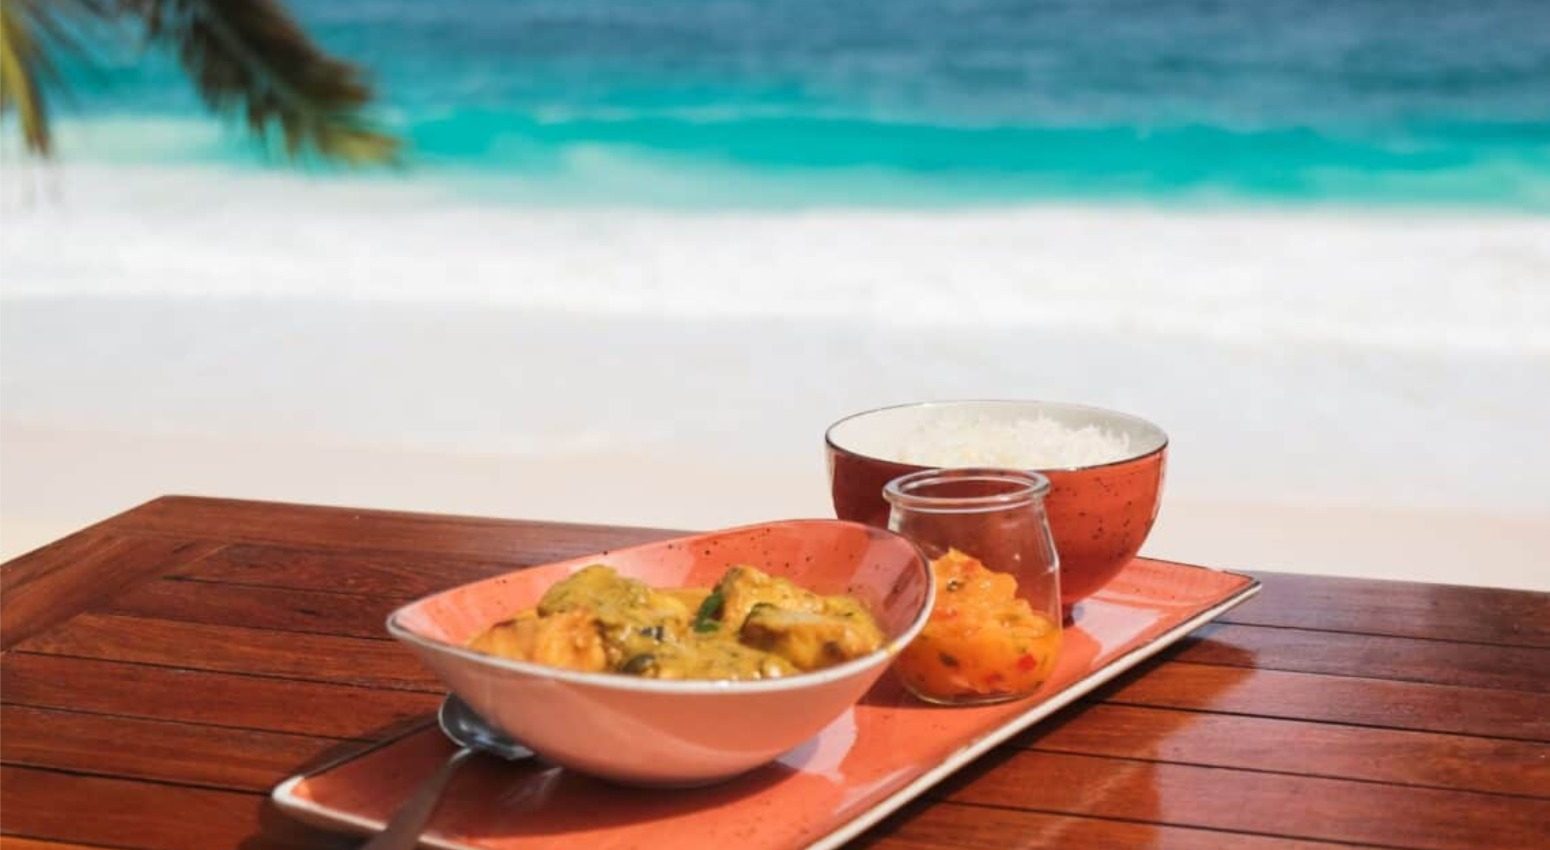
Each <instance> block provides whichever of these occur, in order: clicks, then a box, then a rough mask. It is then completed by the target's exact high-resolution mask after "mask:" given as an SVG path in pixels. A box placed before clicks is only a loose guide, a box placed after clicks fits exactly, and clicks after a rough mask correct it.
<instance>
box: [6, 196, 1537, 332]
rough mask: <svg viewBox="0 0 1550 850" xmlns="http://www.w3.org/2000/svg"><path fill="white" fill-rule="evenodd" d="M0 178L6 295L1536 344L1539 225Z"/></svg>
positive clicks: (1277, 213) (1508, 218)
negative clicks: (668, 204)
mask: <svg viewBox="0 0 1550 850" xmlns="http://www.w3.org/2000/svg"><path fill="white" fill-rule="evenodd" d="M0 180H3V182H4V184H5V190H4V196H5V202H6V207H7V208H6V219H7V221H6V228H5V231H6V233H5V235H4V237H3V239H0V251H3V254H0V256H3V258H4V261H5V265H6V267H7V273H6V275H5V284H4V293H5V294H6V295H7V296H11V297H20V296H30V295H59V294H65V293H75V294H96V295H114V294H120V295H128V294H136V293H159V294H178V295H191V296H201V297H203V296H214V295H225V296H246V295H259V296H300V297H323V298H338V297H342V298H360V299H372V300H388V301H411V302H466V303H481V304H487V303H500V304H506V305H510V306H515V307H533V308H544V309H555V310H581V311H591V312H601V313H609V314H621V315H634V314H666V315H673V316H679V317H701V316H703V317H717V316H719V317H729V316H770V315H783V316H790V317H793V318H809V319H819V318H822V319H836V320H844V319H856V318H860V319H865V320H866V321H868V322H874V323H884V324H888V325H892V326H901V327H920V328H931V327H941V326H944V325H952V326H957V327H984V326H989V327H1024V328H1040V327H1043V328H1063V329H1070V328H1084V329H1089V330H1093V331H1096V332H1103V333H1126V332H1131V331H1140V332H1146V333H1159V334H1174V335H1179V336H1183V337H1188V338H1199V339H1210V340H1215V341H1219V342H1230V343H1242V344H1249V345H1269V344H1272V343H1275V342H1276V341H1285V342H1288V343H1304V344H1324V343H1327V344H1337V345H1353V346H1358V347H1361V348H1379V349H1398V350H1412V351H1423V352H1425V351H1480V352H1491V351H1494V352H1502V353H1508V354H1524V353H1530V352H1532V353H1535V354H1539V355H1543V354H1547V353H1550V287H1547V286H1545V284H1544V282H1545V281H1546V280H1547V279H1550V218H1547V217H1535V216H1520V215H1464V214H1459V213H1402V212H1393V213H1354V212H1329V211H1321V212H1308V211H1284V210H1240V209H1223V210H1215V211H1192V212H1186V211H1178V210H1157V209H1143V208H1113V207H1082V206H1062V207H1022V208H1012V209H991V210H965V211H939V212H931V211H864V210H828V211H824V210H809V211H805V212H762V213H756V212H736V213H729V212H717V211H704V212H697V213H688V212H678V213H672V212H660V211H649V210H638V209H635V210H628V209H623V210H621V209H596V208H591V209H575V208H571V209H565V208H545V207H532V206H503V205H499V204H477V203H473V202H469V201H467V200H464V199H461V198H459V197H458V196H456V195H455V194H452V193H450V192H449V191H448V190H447V189H446V188H445V187H443V186H441V185H440V184H436V183H432V182H417V181H412V180H406V181H403V182H395V181H391V180H382V179H376V180H365V179H345V180H340V179H326V178H318V177H307V176H294V175H275V174H266V173H219V172H214V171H207V170H200V169H190V168H182V169H172V168H142V169H129V168H103V167H86V166H80V167H75V168H69V169H62V170H58V171H55V170H50V169H42V170H27V169H21V168H17V167H14V166H11V167H7V168H5V169H3V171H0Z"/></svg>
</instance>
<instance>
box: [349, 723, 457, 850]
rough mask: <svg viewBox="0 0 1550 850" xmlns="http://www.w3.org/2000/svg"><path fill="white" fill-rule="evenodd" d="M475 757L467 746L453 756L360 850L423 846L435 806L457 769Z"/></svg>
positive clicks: (412, 849)
mask: <svg viewBox="0 0 1550 850" xmlns="http://www.w3.org/2000/svg"><path fill="white" fill-rule="evenodd" d="M473 754H474V751H473V750H471V749H469V748H467V747H464V748H463V749H461V750H458V751H457V752H455V753H453V754H452V756H451V757H450V758H448V759H447V762H446V764H443V765H442V766H441V769H440V770H437V771H436V773H435V774H434V775H433V776H431V778H429V779H427V780H425V781H424V782H423V783H421V784H420V787H419V788H416V789H415V792H414V794H413V795H411V796H410V797H409V799H408V800H405V801H404V804H403V805H401V806H399V807H398V811H396V812H394V813H393V818H392V820H389V821H388V822H387V826H385V827H383V828H382V831H381V832H379V833H377V834H376V835H375V836H374V837H373V838H372V839H371V840H370V841H368V842H366V843H365V844H363V845H361V850H414V848H415V847H416V846H417V845H418V844H419V843H420V833H422V832H424V831H425V822H426V821H428V820H430V819H431V815H433V814H435V813H436V804H437V803H440V802H441V792H442V791H444V790H446V787H447V783H448V782H449V781H451V779H452V775H453V774H454V773H457V769H458V767H460V766H461V765H462V764H463V762H465V761H467V760H468V757H469V756H471V755H473Z"/></svg>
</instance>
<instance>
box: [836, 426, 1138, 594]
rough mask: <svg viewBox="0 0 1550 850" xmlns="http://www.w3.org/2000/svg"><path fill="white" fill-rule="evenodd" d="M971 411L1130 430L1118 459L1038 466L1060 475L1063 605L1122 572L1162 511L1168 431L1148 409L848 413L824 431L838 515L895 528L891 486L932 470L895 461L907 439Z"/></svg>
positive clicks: (1055, 503) (1054, 527) (1054, 485)
mask: <svg viewBox="0 0 1550 850" xmlns="http://www.w3.org/2000/svg"><path fill="white" fill-rule="evenodd" d="M964 415H974V416H982V417H985V418H987V419H991V420H993V421H995V420H999V421H1007V422H1011V421H1016V420H1020V419H1030V418H1034V417H1038V416H1045V417H1048V418H1051V419H1054V420H1055V421H1057V422H1059V423H1061V424H1063V425H1065V426H1067V427H1082V426H1085V425H1096V426H1099V427H1101V428H1104V429H1107V430H1109V431H1112V432H1118V433H1123V434H1125V435H1127V436H1129V437H1130V448H1131V451H1130V453H1129V454H1128V455H1126V456H1125V457H1122V458H1118V459H1115V460H1114V461H1112V462H1109V463H1104V464H1097V465H1092V466H1077V467H1068V468H1039V469H1036V470H1033V471H1036V472H1040V473H1043V474H1044V475H1045V476H1047V477H1048V478H1049V480H1050V493H1049V496H1048V497H1047V498H1046V499H1045V510H1046V511H1047V512H1048V514H1049V524H1050V532H1051V533H1052V534H1053V535H1054V537H1055V548H1056V550H1057V551H1058V552H1059V553H1060V598H1061V603H1062V604H1063V605H1064V606H1065V607H1066V608H1067V609H1068V610H1069V609H1070V608H1071V607H1072V606H1073V605H1075V604H1076V603H1077V602H1078V601H1080V600H1081V599H1083V598H1085V597H1088V596H1091V595H1092V594H1093V593H1095V592H1097V590H1098V588H1100V587H1103V586H1104V585H1105V584H1107V583H1108V581H1109V580H1110V579H1112V578H1114V576H1116V575H1118V574H1119V571H1120V570H1122V569H1124V567H1125V564H1127V563H1129V562H1130V559H1132V558H1134V557H1135V556H1136V553H1137V552H1138V551H1140V549H1141V544H1142V543H1143V542H1144V541H1145V540H1146V535H1147V534H1148V533H1150V532H1151V530H1152V523H1153V522H1154V521H1155V520H1156V519H1157V508H1158V504H1159V497H1160V495H1161V492H1162V481H1163V467H1164V461H1165V460H1166V457H1167V454H1168V435H1167V434H1165V433H1163V430H1162V429H1161V428H1159V427H1157V426H1156V425H1153V424H1152V423H1150V422H1148V421H1146V420H1144V419H1141V418H1139V417H1135V416H1131V415H1129V414H1126V413H1118V412H1115V411H1112V410H1104V409H1102V408H1098V407H1087V406H1084V405H1079V404H1064V403H1061V402H1049V401H938V402H922V403H918V404H907V405H901V406H899V407H885V408H881V409H879V410H869V411H867V412H865V413H858V414H855V415H854V416H849V417H846V418H844V419H841V420H840V421H838V422H836V423H834V424H833V425H831V426H830V427H829V430H828V431H827V432H826V433H825V435H824V442H825V446H826V451H827V454H828V460H829V485H830V491H831V494H832V495H833V498H834V512H835V515H836V516H838V517H839V518H840V519H844V520H852V521H855V522H864V523H866V524H868V525H874V526H877V527H879V528H885V527H887V525H888V504H887V503H886V502H885V501H883V485H884V484H887V483H888V482H889V481H891V480H893V479H894V478H897V477H898V476H900V475H904V474H906V473H910V472H918V471H920V470H922V469H927V468H928V467H925V466H920V465H916V464H911V463H903V462H901V461H898V460H896V459H894V458H897V457H898V456H899V452H900V448H901V446H902V445H903V443H904V442H905V441H906V440H907V439H908V438H909V435H910V434H911V433H913V432H914V430H915V429H917V428H919V427H921V426H922V424H924V423H927V422H929V421H930V420H931V419H933V418H935V417H942V416H952V417H957V416H964ZM976 465H983V464H976Z"/></svg>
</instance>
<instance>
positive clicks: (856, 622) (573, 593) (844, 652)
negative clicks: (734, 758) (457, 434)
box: [468, 564, 883, 679]
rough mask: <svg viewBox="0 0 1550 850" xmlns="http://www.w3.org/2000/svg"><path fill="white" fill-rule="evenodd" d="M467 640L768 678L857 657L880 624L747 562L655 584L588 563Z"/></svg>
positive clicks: (582, 659)
mask: <svg viewBox="0 0 1550 850" xmlns="http://www.w3.org/2000/svg"><path fill="white" fill-rule="evenodd" d="M468 645H469V648H471V649H474V650H477V651H479V652H485V653H489V654H491V655H498V656H501V657H503V658H512V659H515V660H518V661H533V662H536V663H539V664H548V665H551V666H554V667H565V668H569V669H571V670H584V671H590V672H612V673H625V674H629V675H634V676H646V677H650V678H655V679H773V678H777V677H780V676H789V675H792V674H794V673H802V672H806V671H809V670H819V669H822V668H824V667H831V666H833V665H835V664H840V663H843V662H845V661H849V660H851V659H853V658H859V657H861V656H863V655H866V654H867V653H869V652H873V651H875V650H876V649H878V648H879V647H881V646H882V645H883V633H882V630H881V629H879V628H878V627H877V622H876V621H875V620H873V619H872V616H871V615H870V614H869V613H867V610H866V608H865V607H863V606H862V605H861V603H860V602H858V601H856V600H855V599H852V598H851V597H849V596H820V595H818V594H816V593H813V592H812V591H809V590H805V589H803V588H801V587H799V586H797V585H796V584H793V583H792V582H790V581H788V580H786V579H783V578H779V577H776V576H772V575H769V574H767V573H764V572H761V571H760V570H758V569H755V568H753V567H748V566H736V567H732V568H731V569H729V570H727V572H726V574H725V575H723V576H722V577H721V580H720V581H719V582H717V583H716V586H715V587H713V588H696V587H681V588H667V589H659V588H653V587H649V586H647V585H646V584H644V583H642V582H640V581H637V580H635V579H632V578H625V577H624V576H621V575H619V574H618V573H616V572H614V570H613V568H611V567H608V566H604V565H602V564H593V565H592V566H589V567H585V568H583V569H582V570H580V571H578V572H576V573H574V574H572V575H571V576H570V577H568V578H566V579H564V580H562V581H559V582H557V583H555V585H554V586H553V587H551V588H549V590H548V592H547V593H545V594H544V596H543V598H542V599H540V600H539V602H538V607H537V608H533V609H530V610H527V611H524V612H522V613H520V614H518V615H517V616H516V617H513V618H512V619H510V620H507V621H506V622H504V623H498V624H496V625H495V626H492V627H491V628H489V629H487V630H485V631H484V632H483V633H481V634H480V635H479V636H477V637H475V638H474V639H473V640H472V641H470V642H469V644H468Z"/></svg>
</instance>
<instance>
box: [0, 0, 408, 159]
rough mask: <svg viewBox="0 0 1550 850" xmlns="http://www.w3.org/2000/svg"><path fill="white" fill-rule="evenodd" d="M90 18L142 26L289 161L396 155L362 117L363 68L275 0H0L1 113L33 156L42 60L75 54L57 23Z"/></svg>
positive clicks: (44, 119)
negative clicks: (320, 41) (325, 44)
mask: <svg viewBox="0 0 1550 850" xmlns="http://www.w3.org/2000/svg"><path fill="white" fill-rule="evenodd" d="M93 19H98V20H102V21H107V22H110V23H122V22H123V21H124V20H125V19H128V20H132V21H136V22H138V23H139V24H141V25H142V26H143V28H144V31H145V33H146V35H147V36H148V39H149V41H150V43H151V44H153V45H156V46H160V47H165V48H167V49H169V50H171V51H172V52H173V53H174V54H176V56H177V58H178V61H179V62H180V63H181V64H182V66H183V69H184V71H185V72H186V73H187V74H188V76H189V78H190V80H191V81H192V82H193V84H194V88H195V90H196V91H198V93H199V95H200V97H201V98H202V99H203V100H204V102H205V103H206V104H207V105H208V106H209V107H210V108H212V109H214V110H216V111H217V112H220V113H223V114H227V115H236V116H239V117H240V118H241V119H242V120H243V121H244V122H245V123H246V124H247V126H248V129H249V130H250V131H251V132H252V133H253V134H254V135H255V136H257V137H258V138H260V139H262V140H264V141H266V142H275V143H277V144H278V145H279V146H280V148H281V149H282V150H283V151H284V153H285V154H286V155H287V156H289V157H291V158H292V159H296V158H300V157H303V156H306V155H309V154H312V155H317V156H320V157H322V158H323V159H327V160H331V161H335V162H341V163H344V164H347V165H367V164H379V163H388V162H394V161H396V159H397V157H398V152H399V144H398V140H397V139H396V138H394V137H393V136H391V135H389V134H387V133H384V132H382V131H381V130H380V129H378V128H376V127H374V126H373V125H372V124H371V123H370V122H369V121H367V120H366V118H365V117H364V116H363V114H362V113H363V110H364V108H365V107H366V106H367V105H368V104H369V103H370V101H371V99H372V90H371V86H370V85H369V84H368V82H367V81H366V78H365V75H364V73H363V72H362V71H361V69H360V68H358V67H357V66H355V65H352V64H350V63H349V62H345V61H343V60H341V59H338V58H335V57H333V56H331V55H329V54H328V53H326V52H324V51H323V50H322V48H320V47H319V46H318V45H317V43H316V42H314V41H313V40H312V39H311V37H309V36H308V35H307V33H306V31H305V30H303V29H302V28H301V26H300V25H299V24H297V22H296V20H295V19H294V18H292V17H291V15H290V13H288V12H287V11H286V10H285V7H284V6H283V5H281V3H280V2H278V0H4V3H3V5H0V112H9V111H11V110H12V109H14V110H15V111H16V113H17V115H18V118H19V122H18V123H19V124H20V126H21V131H22V136H23V138H24V140H25V143H26V146H27V149H28V150H29V151H32V152H34V153H38V154H42V155H47V154H49V153H50V151H51V149H52V144H51V137H50V134H49V121H48V116H49V113H48V107H47V102H46V100H45V97H44V92H43V90H44V84H45V83H46V82H52V81H53V78H54V72H53V65H52V64H51V63H50V61H49V56H48V53H49V50H50V49H58V48H64V49H73V44H72V42H71V41H70V39H69V38H68V33H67V32H66V28H65V27H64V26H61V21H62V20H63V21H64V22H68V23H72V24H81V23H85V22H87V21H90V20H93ZM45 42H47V44H45Z"/></svg>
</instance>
